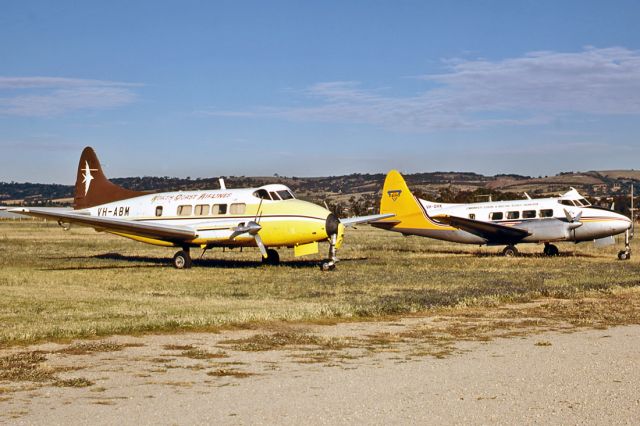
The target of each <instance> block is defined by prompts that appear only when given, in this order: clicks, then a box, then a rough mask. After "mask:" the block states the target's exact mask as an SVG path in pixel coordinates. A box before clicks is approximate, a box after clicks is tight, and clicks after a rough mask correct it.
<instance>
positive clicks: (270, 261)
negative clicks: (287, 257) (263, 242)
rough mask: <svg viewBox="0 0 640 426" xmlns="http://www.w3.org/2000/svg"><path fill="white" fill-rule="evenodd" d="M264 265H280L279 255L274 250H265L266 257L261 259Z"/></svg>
mask: <svg viewBox="0 0 640 426" xmlns="http://www.w3.org/2000/svg"><path fill="white" fill-rule="evenodd" d="M262 263H264V264H265V265H277V264H279V263H280V255H279V254H278V252H277V251H275V250H274V249H267V257H263V258H262Z"/></svg>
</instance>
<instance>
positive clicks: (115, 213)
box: [98, 206, 129, 217]
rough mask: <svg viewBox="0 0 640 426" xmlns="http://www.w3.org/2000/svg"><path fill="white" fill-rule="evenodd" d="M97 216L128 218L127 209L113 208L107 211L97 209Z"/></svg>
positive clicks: (104, 208)
mask: <svg viewBox="0 0 640 426" xmlns="http://www.w3.org/2000/svg"><path fill="white" fill-rule="evenodd" d="M98 216H115V217H122V216H129V207H128V206H127V207H114V208H112V209H108V208H106V207H100V208H99V209H98Z"/></svg>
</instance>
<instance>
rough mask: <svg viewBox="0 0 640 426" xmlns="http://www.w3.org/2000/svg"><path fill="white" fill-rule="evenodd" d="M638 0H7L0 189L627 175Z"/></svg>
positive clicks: (634, 130) (0, 61)
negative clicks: (414, 176) (151, 180)
mask: <svg viewBox="0 0 640 426" xmlns="http://www.w3.org/2000/svg"><path fill="white" fill-rule="evenodd" d="M638 16H640V2H637V1H625V0H619V1H616V2H605V1H586V0H582V1H558V0H556V1H540V0H539V1H513V0H511V1H497V0H496V1H482V0H476V1H450V2H444V1H401V0H398V1H373V0H369V1H364V0H362V1H323V2H312V1H175V2H173V1H172V2H168V1H166V2H162V1H138V2H131V1H109V2H98V1H86V2H75V1H74V2H71V1H56V2H50V1H42V2H38V1H28V0H26V1H10V2H6V3H4V4H3V12H2V14H0V181H12V180H13V181H20V182H21V181H31V182H57V183H72V182H73V179H74V178H75V168H76V166H77V161H78V158H79V155H80V151H81V149H82V148H83V147H84V146H87V145H90V146H93V147H94V148H95V149H96V151H97V152H98V156H99V157H100V159H101V161H102V163H103V165H104V166H105V171H106V173H107V175H108V176H112V177H123V176H136V175H159V176H164V175H168V176H181V177H186V176H191V177H198V176H199V177H208V176H218V175H252V176H258V175H272V174H274V173H278V174H280V175H287V176H290V175H296V176H319V175H322V176H327V175H336V174H347V173H354V172H386V171H387V170H389V169H391V168H397V169H400V170H402V171H405V172H418V171H436V170H457V171H475V172H480V173H485V174H495V173H520V174H528V175H534V176H538V175H548V174H555V173H557V172H560V171H569V170H602V169H622V168H626V169H629V168H638V167H639V166H640V165H639V164H638V163H639V160H640V138H638V136H639V135H640V132H639V131H640V120H639V118H640V30H638V24H637V17H638Z"/></svg>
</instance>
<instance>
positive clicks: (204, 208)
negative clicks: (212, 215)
mask: <svg viewBox="0 0 640 426" xmlns="http://www.w3.org/2000/svg"><path fill="white" fill-rule="evenodd" d="M208 214H209V204H198V205H197V206H196V216H207V215H208Z"/></svg>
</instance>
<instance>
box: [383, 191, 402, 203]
mask: <svg viewBox="0 0 640 426" xmlns="http://www.w3.org/2000/svg"><path fill="white" fill-rule="evenodd" d="M400 194H402V190H401V189H393V190H391V191H387V195H389V197H390V198H391V199H392V200H393V201H396V200H397V199H398V197H399V196H400Z"/></svg>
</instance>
